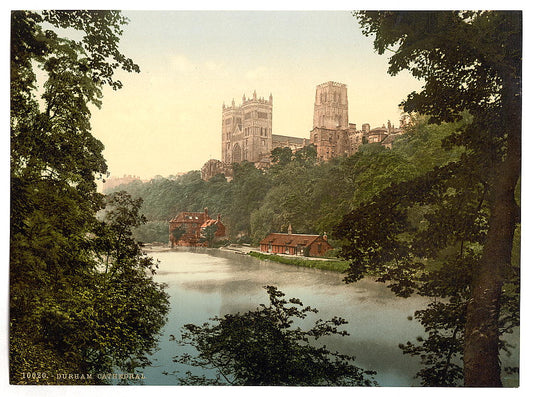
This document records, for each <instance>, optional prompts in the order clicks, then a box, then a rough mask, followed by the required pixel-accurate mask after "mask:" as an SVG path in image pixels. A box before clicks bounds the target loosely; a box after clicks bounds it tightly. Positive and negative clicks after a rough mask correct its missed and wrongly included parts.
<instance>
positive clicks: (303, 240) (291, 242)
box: [259, 225, 333, 256]
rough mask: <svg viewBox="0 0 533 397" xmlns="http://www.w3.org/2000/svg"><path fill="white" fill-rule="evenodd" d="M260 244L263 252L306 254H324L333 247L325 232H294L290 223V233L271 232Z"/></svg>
mask: <svg viewBox="0 0 533 397" xmlns="http://www.w3.org/2000/svg"><path fill="white" fill-rule="evenodd" d="M259 245H260V249H261V252H267V253H272V254H288V255H305V256H324V254H325V253H326V252H327V251H329V250H330V249H332V248H333V247H332V246H331V245H330V244H329V243H328V241H327V236H326V235H325V234H324V235H323V236H321V235H318V234H293V233H292V228H291V226H290V225H289V230H288V233H270V234H269V235H268V236H266V237H265V238H264V239H263V240H261V242H260V243H259Z"/></svg>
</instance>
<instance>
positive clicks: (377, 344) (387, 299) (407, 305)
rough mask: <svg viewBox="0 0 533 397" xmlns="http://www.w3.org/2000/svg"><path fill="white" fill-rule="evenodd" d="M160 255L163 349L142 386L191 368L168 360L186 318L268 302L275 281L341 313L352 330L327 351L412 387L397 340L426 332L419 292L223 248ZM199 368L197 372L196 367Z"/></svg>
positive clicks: (291, 293)
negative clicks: (165, 313) (408, 293)
mask: <svg viewBox="0 0 533 397" xmlns="http://www.w3.org/2000/svg"><path fill="white" fill-rule="evenodd" d="M151 255H152V256H153V257H154V258H156V259H158V260H159V261H160V265H159V272H158V274H157V276H156V280H157V281H160V282H164V283H166V284H167V285H168V289H167V292H168V293H169V294H170V304H171V312H170V313H169V321H168V323H167V325H166V327H165V329H164V333H163V335H162V337H161V343H160V350H159V351H158V352H157V353H155V354H154V355H153V356H152V361H153V364H154V365H153V366H152V367H150V368H146V369H145V370H144V373H145V376H146V378H147V381H146V384H153V385H165V384H167V385H172V384H174V385H175V384H176V383H177V382H176V378H175V377H173V376H169V375H163V372H164V371H168V372H171V371H174V370H180V371H182V372H181V375H183V374H184V372H185V371H186V370H190V369H191V368H188V367H185V366H183V365H181V366H180V365H178V364H175V363H173V362H172V357H174V356H176V355H178V354H179V353H182V351H178V348H179V347H178V346H177V345H176V344H175V342H169V336H170V335H171V334H174V335H176V336H179V334H180V328H181V327H182V326H183V325H184V324H187V323H195V324H201V323H203V322H205V321H207V320H208V319H209V318H210V317H213V316H222V315H224V314H226V313H237V312H241V313H242V312H245V311H248V310H252V309H255V308H256V307H257V306H258V305H259V304H260V303H268V296H267V294H266V291H265V290H264V289H263V286H265V285H275V286H277V287H278V289H280V290H281V291H283V292H284V293H285V294H286V297H287V298H291V297H298V298H300V299H301V300H302V302H303V303H304V305H309V306H311V307H316V308H317V309H318V310H319V313H318V315H317V317H316V318H314V319H313V318H311V316H310V318H308V319H306V321H309V322H314V321H315V320H316V319H317V318H321V319H324V320H326V319H329V318H331V317H333V316H340V317H343V318H345V319H346V320H347V321H348V323H349V324H348V325H346V326H344V327H343V329H346V330H347V331H348V332H349V333H350V336H347V337H331V338H330V339H328V340H327V341H326V343H327V346H328V348H329V349H330V350H338V351H339V352H341V353H345V354H351V355H355V356H356V357H357V360H356V362H355V364H356V365H357V366H359V367H361V368H364V369H369V370H374V371H377V375H376V377H375V379H376V380H377V382H378V383H379V384H380V385H381V386H415V385H418V382H417V381H416V380H415V379H414V378H413V377H414V375H415V373H416V372H417V370H418V368H419V364H418V360H417V359H416V358H412V357H410V356H405V355H403V354H402V352H401V350H400V349H399V348H398V344H399V343H404V342H406V341H407V340H411V341H413V340H414V339H415V338H416V337H417V336H418V335H422V334H423V333H424V331H423V328H422V327H421V326H420V324H419V323H418V322H416V321H409V320H408V319H407V317H408V316H412V315H413V314H414V311H415V310H417V309H420V308H422V307H424V306H425V304H426V302H427V300H426V299H423V298H420V297H412V298H409V299H402V298H398V297H396V296H395V295H394V294H393V293H391V292H390V291H389V290H388V289H387V288H386V287H385V286H384V285H383V284H379V283H375V282H373V281H371V280H362V281H360V282H359V283H357V284H350V285H346V284H345V283H343V281H342V277H343V276H342V275H341V274H337V273H333V272H326V271H323V270H316V269H307V268H300V267H294V266H287V265H282V264H277V263H270V262H264V261H260V260H258V259H255V258H251V257H247V256H242V255H237V254H233V253H228V252H219V251H212V252H211V254H206V253H192V252H183V251H164V252H153V253H151ZM195 373H198V372H195Z"/></svg>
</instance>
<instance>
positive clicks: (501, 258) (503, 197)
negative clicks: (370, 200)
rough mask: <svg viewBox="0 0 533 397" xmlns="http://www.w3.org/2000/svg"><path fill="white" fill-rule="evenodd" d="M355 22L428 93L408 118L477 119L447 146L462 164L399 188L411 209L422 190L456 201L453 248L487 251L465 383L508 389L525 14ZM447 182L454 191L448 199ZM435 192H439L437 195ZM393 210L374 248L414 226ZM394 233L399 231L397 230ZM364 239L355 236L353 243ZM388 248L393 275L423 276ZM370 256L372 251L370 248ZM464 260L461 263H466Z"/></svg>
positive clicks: (477, 264)
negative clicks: (505, 342)
mask: <svg viewBox="0 0 533 397" xmlns="http://www.w3.org/2000/svg"><path fill="white" fill-rule="evenodd" d="M356 16H357V18H358V19H359V22H360V25H361V27H362V29H363V33H364V34H365V35H367V36H370V35H375V39H374V47H375V49H376V50H377V51H378V53H380V54H383V53H384V52H385V51H386V50H391V51H392V53H393V55H392V56H391V57H390V60H389V65H390V67H389V73H390V74H392V75H395V74H397V73H398V72H400V71H401V70H404V69H405V70H409V71H410V72H411V73H412V74H413V76H415V77H417V78H420V79H423V80H424V81H425V85H424V87H423V89H422V91H420V92H418V93H412V94H410V95H409V96H408V98H407V99H406V100H405V101H404V103H403V104H402V105H403V107H404V110H405V111H407V112H412V111H415V112H418V113H420V114H424V115H428V116H429V117H430V119H429V121H430V122H434V123H441V122H451V121H457V120H461V119H463V118H464V117H465V114H469V117H471V122H470V123H468V124H466V125H465V126H464V127H463V128H461V129H459V130H458V131H457V132H455V133H454V134H452V135H451V136H450V137H449V138H448V139H446V140H445V141H444V144H445V145H446V146H448V147H453V146H463V147H464V148H465V153H464V154H463V155H462V156H461V159H460V161H458V162H457V163H455V164H454V165H449V166H445V167H441V168H439V169H436V170H435V171H430V173H429V174H428V178H426V180H425V181H424V180H422V179H417V180H415V181H414V182H413V184H412V185H409V184H407V185H406V186H410V187H407V188H405V187H402V186H400V188H401V191H402V192H404V193H405V194H406V196H405V197H409V198H411V199H413V196H412V195H410V194H409V190H411V191H413V190H412V189H413V188H415V187H419V188H421V189H422V191H423V192H427V194H429V195H428V196H426V197H427V199H428V200H429V199H431V195H434V194H435V193H437V192H438V196H439V197H440V198H441V199H446V198H451V199H452V200H453V201H455V200H456V202H457V203H458V204H459V205H460V207H459V208H462V210H461V211H459V214H458V216H454V217H452V218H450V219H451V220H453V219H455V220H457V219H458V218H463V220H464V221H465V222H466V223H465V226H464V227H463V228H462V230H463V231H464V233H463V236H459V235H455V236H453V238H452V240H453V239H455V241H456V242H459V241H460V240H461V239H462V238H466V239H467V240H469V241H470V242H471V243H472V244H474V243H477V244H479V246H480V249H479V251H478V252H472V253H471V254H470V255H469V256H471V258H470V259H469V262H470V273H467V274H466V275H465V277H466V278H469V277H471V278H470V280H469V282H468V285H467V290H468V297H467V303H466V305H467V309H466V315H465V316H466V317H465V326H464V346H463V349H464V382H465V385H466V386H501V380H500V364H499V349H500V346H501V344H500V339H499V335H500V315H501V308H502V307H501V303H502V285H503V284H504V283H505V282H511V281H512V280H510V279H508V278H507V277H508V275H509V274H511V273H512V272H511V271H510V267H511V253H512V247H513V240H514V234H515V230H516V228H517V225H518V222H519V207H518V205H517V203H516V199H515V193H516V189H517V184H518V181H519V177H520V156H521V74H522V69H521V68H522V65H521V59H522V14H521V13H520V12H488V11H482V12H470V11H469V12H434V11H433V12H361V13H357V14H356ZM466 112H467V113H466ZM448 182H449V184H450V185H451V186H453V189H454V190H453V191H452V190H447V189H448V186H447V185H448ZM428 184H434V188H429V187H430V186H429V185H428ZM439 186H440V187H441V188H440V189H439ZM451 186H450V187H451ZM395 188H398V186H397V187H395ZM417 193H418V192H417ZM391 194H392V190H389V191H388V199H389V200H391V203H395V202H397V201H396V200H395V199H394V197H393V196H392V195H391ZM382 198H385V196H384V195H382ZM412 202H417V201H416V200H413V201H412ZM476 202H477V203H478V205H477V206H476V205H475V204H474V203H476ZM382 203H383V202H382ZM404 203H405V202H404ZM420 204H422V205H424V203H420ZM386 206H387V207H388V208H390V209H391V211H393V212H396V215H397V218H396V219H395V220H394V221H393V223H392V225H384V226H385V228H384V229H383V230H387V232H385V233H383V234H382V235H380V233H379V232H376V235H375V238H376V241H380V242H381V241H384V240H383V239H382V237H383V236H384V235H385V234H386V233H390V234H389V237H391V236H393V235H398V233H399V232H400V231H402V230H406V227H407V225H408V223H407V219H406V216H407V213H406V212H405V209H406V207H405V206H403V208H400V207H394V205H393V204H386ZM408 206H410V207H412V205H408ZM436 211H437V212H438V213H439V216H432V215H425V221H427V222H430V225H431V224H434V223H435V222H439V221H441V220H443V219H445V218H443V216H444V214H445V213H448V214H452V215H453V211H451V212H450V208H449V207H448V206H447V205H446V206H445V207H441V209H436ZM354 216H355V214H351V215H348V217H347V218H346V219H345V220H344V221H343V225H342V226H341V228H340V232H341V233H342V231H348V229H347V228H348V227H349V225H350V223H352V224H353V223H354V222H357V221H356V220H355V219H354ZM476 222H477V224H476ZM393 225H394V226H393ZM482 225H483V227H481V226H482ZM455 226H456V230H460V229H461V228H460V226H459V224H455ZM394 227H396V228H397V229H396V230H393V228H394ZM465 228H466V229H465ZM476 228H477V229H480V228H481V229H482V230H477V231H476V230H475V229H476ZM352 230H353V229H352ZM435 230H441V231H442V228H440V229H439V228H437V227H435ZM358 235H359V236H360V234H358V233H357V232H352V233H351V236H352V237H354V238H355V236H358ZM439 237H440V238H442V239H441V241H443V242H446V244H444V245H447V243H448V242H450V239H449V238H447V236H446V235H443V234H440V235H439ZM361 238H362V237H361ZM385 241H388V242H387V244H388V245H386V246H385V247H387V248H388V249H391V250H392V251H391V252H390V253H389V255H390V256H388V257H387V254H385V251H382V248H383V247H380V248H379V250H378V251H379V252H382V253H383V256H382V258H381V260H383V261H385V262H386V261H387V260H388V261H392V260H397V261H398V263H401V264H402V267H400V268H398V267H393V269H395V270H394V271H395V272H397V274H398V273H399V272H407V273H411V270H412V269H413V266H415V265H416V266H415V267H417V266H418V264H417V263H418V262H416V261H415V263H413V261H408V260H406V258H408V257H409V256H410V255H412V254H413V252H412V251H411V247H409V246H408V245H406V244H405V242H402V240H401V239H398V238H392V237H391V238H390V239H389V240H385ZM370 246H371V244H370V243H369V245H368V246H367V247H370ZM441 248H443V247H441ZM379 252H378V253H377V255H379ZM465 252H466V251H463V254H464V253H465ZM375 254H376V253H375ZM348 255H352V254H350V253H348ZM356 255H359V254H356ZM413 258H414V257H413V256H411V259H413ZM353 259H354V260H356V261H359V260H361V261H364V263H365V265H364V266H363V267H358V269H357V270H356V269H355V268H354V273H353V274H354V277H355V278H357V277H358V275H356V274H360V272H361V271H362V268H364V267H365V266H372V265H371V264H370V263H368V262H367V259H364V258H361V257H358V258H355V257H354V258H353ZM465 260H466V259H465V258H464V257H463V258H462V260H461V262H462V263H464V261H465ZM385 262H381V263H382V264H384V263H385ZM354 266H355V265H354ZM355 267H357V266H355ZM409 269H411V270H409ZM382 270H386V269H385V268H382ZM389 274H390V272H389ZM397 274H396V275H397ZM396 275H389V277H392V278H394V277H396ZM405 281H406V282H407V280H405ZM400 287H402V288H403V287H406V288H408V287H409V286H408V285H407V286H404V285H400Z"/></svg>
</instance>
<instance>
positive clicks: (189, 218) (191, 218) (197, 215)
mask: <svg viewBox="0 0 533 397" xmlns="http://www.w3.org/2000/svg"><path fill="white" fill-rule="evenodd" d="M206 218H208V216H206V213H205V212H180V213H179V214H178V215H176V216H175V217H174V218H172V219H171V220H170V222H189V223H200V224H202V223H204V222H205V221H206Z"/></svg>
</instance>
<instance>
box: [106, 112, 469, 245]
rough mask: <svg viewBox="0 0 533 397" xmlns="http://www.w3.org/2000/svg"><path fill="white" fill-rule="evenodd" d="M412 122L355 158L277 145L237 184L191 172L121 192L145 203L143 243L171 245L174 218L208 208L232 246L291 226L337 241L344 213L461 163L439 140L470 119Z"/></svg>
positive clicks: (239, 172) (245, 167) (239, 169)
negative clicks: (323, 158) (269, 161)
mask: <svg viewBox="0 0 533 397" xmlns="http://www.w3.org/2000/svg"><path fill="white" fill-rule="evenodd" d="M413 119H414V120H415V121H414V124H413V126H412V127H411V128H410V130H408V131H406V133H405V134H404V136H402V137H401V138H399V139H397V140H396V141H395V143H394V146H393V147H392V149H387V148H385V147H383V146H382V145H379V144H367V145H363V146H362V147H361V149H360V151H359V152H358V153H356V154H355V155H353V156H350V157H341V158H335V159H332V160H330V161H329V162H317V160H316V150H315V148H314V146H309V147H307V148H305V149H304V150H302V151H296V152H295V153H292V151H291V150H290V149H289V148H282V149H280V148H278V149H275V150H273V152H272V155H273V160H274V165H273V166H272V167H271V168H269V169H268V170H265V171H260V170H258V169H256V168H255V167H254V166H253V165H252V164H251V163H246V162H244V163H241V164H234V169H235V177H234V178H233V180H231V181H227V180H226V178H225V177H224V175H222V174H219V175H215V176H214V177H213V178H211V179H210V180H209V181H203V180H202V179H201V176H200V173H199V172H198V171H191V172H189V173H187V174H185V175H182V176H179V177H175V178H158V179H153V180H151V181H150V182H146V183H141V182H133V183H130V184H128V185H122V186H119V187H117V188H116V190H122V189H125V190H127V191H128V192H129V193H130V194H132V195H133V196H134V197H140V198H142V199H143V205H142V208H141V211H142V213H143V214H144V215H145V216H146V218H147V223H146V224H145V225H143V226H141V227H140V228H138V229H137V230H136V237H137V238H138V240H140V241H143V242H153V241H158V242H161V243H167V242H168V221H169V220H170V219H171V218H172V217H174V216H175V215H176V214H177V213H179V212H181V211H203V210H204V208H208V211H209V213H210V214H211V216H212V217H215V216H216V215H218V214H221V216H222V221H223V223H224V225H225V226H226V227H227V230H228V232H229V236H228V238H229V240H230V241H232V242H249V243H252V244H256V243H258V242H259V241H260V240H261V239H263V238H264V237H265V236H266V235H267V234H268V233H271V232H287V228H288V226H289V224H290V225H291V226H292V229H293V232H294V233H312V234H321V233H324V232H325V233H327V235H328V236H330V237H331V235H332V232H333V230H334V227H335V225H336V224H338V223H339V222H340V221H341V220H342V217H343V216H344V215H345V214H347V213H349V212H350V211H352V210H354V209H355V208H357V206H358V205H359V204H361V203H363V202H364V201H365V200H368V199H369V198H371V197H373V196H374V195H375V194H377V193H379V192H380V191H381V190H383V189H385V188H386V187H388V186H390V185H391V184H392V183H394V182H400V181H405V180H408V179H409V178H411V177H414V176H417V175H420V174H422V173H424V172H426V171H427V170H430V169H432V168H433V167H434V166H435V165H442V164H445V163H447V162H450V161H452V160H454V159H457V158H459V156H460V152H461V149H459V148H456V149H453V150H449V151H447V150H444V149H443V148H442V145H441V140H442V139H443V138H444V137H446V136H449V135H451V134H452V133H453V132H454V131H455V130H456V129H457V128H460V127H461V126H462V125H464V123H465V122H467V121H464V122H462V123H448V124H442V125H440V126H436V125H430V124H428V120H427V118H426V117H422V116H417V117H416V118H415V116H414V115H413ZM284 149H285V150H284ZM330 240H331V238H330ZM332 243H333V244H335V243H336V242H335V241H332Z"/></svg>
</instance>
